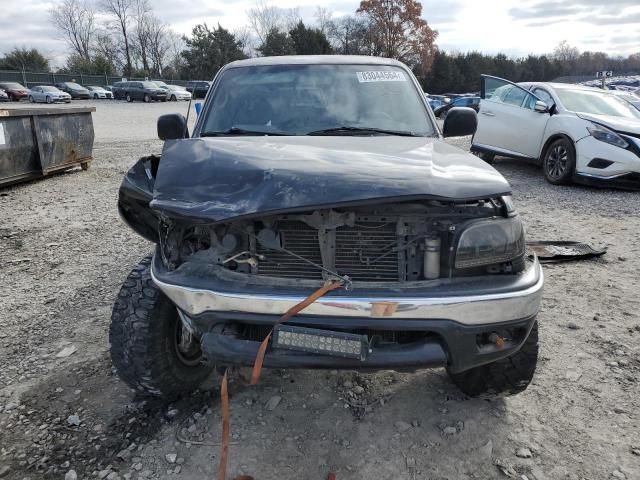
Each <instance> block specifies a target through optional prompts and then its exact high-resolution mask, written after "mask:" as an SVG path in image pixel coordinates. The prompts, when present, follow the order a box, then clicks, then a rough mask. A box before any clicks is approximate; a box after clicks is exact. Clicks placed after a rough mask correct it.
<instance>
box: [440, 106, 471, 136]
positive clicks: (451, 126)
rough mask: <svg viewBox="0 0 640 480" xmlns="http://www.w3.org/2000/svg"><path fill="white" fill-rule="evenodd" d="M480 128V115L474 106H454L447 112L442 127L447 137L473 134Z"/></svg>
mask: <svg viewBox="0 0 640 480" xmlns="http://www.w3.org/2000/svg"><path fill="white" fill-rule="evenodd" d="M476 128H478V116H477V115H476V111H475V110H474V109H473V108H469V107H453V108H452V109H451V110H449V112H448V113H447V116H446V118H445V119H444V126H443V127H442V134H443V135H444V136H445V137H464V136H466V135H473V134H474V133H476Z"/></svg>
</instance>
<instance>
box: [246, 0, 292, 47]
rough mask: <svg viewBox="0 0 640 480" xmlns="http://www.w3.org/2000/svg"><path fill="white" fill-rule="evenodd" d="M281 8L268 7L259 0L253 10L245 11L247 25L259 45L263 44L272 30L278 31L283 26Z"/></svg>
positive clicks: (262, 0)
mask: <svg viewBox="0 0 640 480" xmlns="http://www.w3.org/2000/svg"><path fill="white" fill-rule="evenodd" d="M283 13H284V12H283V10H282V9H281V8H278V7H275V6H273V5H268V4H267V3H265V1H264V0H259V1H258V3H256V4H255V6H254V7H253V8H250V9H249V10H248V11H247V17H249V25H250V26H251V28H252V29H253V31H254V32H255V34H256V36H257V37H258V42H259V43H264V42H265V40H266V39H267V35H268V34H269V32H270V31H272V30H280V29H281V28H282V27H283V25H284V23H285V22H284V15H283Z"/></svg>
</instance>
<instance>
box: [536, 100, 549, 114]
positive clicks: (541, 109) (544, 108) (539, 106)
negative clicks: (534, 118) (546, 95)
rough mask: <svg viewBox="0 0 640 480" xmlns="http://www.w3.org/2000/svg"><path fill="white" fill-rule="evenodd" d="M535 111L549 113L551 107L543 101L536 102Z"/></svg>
mask: <svg viewBox="0 0 640 480" xmlns="http://www.w3.org/2000/svg"><path fill="white" fill-rule="evenodd" d="M533 109H534V110H535V111H536V112H538V113H547V112H548V111H549V106H548V105H547V104H546V103H544V102H543V101H542V100H536V104H535V105H534V107H533Z"/></svg>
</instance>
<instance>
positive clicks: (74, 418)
mask: <svg viewBox="0 0 640 480" xmlns="http://www.w3.org/2000/svg"><path fill="white" fill-rule="evenodd" d="M67 423H68V424H69V425H75V426H76V427H77V426H78V425H80V417H79V416H78V415H69V417H67Z"/></svg>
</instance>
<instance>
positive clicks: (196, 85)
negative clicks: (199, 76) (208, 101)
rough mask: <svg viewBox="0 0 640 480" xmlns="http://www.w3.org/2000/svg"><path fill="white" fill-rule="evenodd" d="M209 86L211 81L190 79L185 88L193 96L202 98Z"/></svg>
mask: <svg viewBox="0 0 640 480" xmlns="http://www.w3.org/2000/svg"><path fill="white" fill-rule="evenodd" d="M210 87H211V82H205V81H192V82H187V85H186V86H185V89H186V90H187V92H190V93H191V94H192V95H193V98H204V97H206V96H207V92H208V91H209V88H210Z"/></svg>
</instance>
